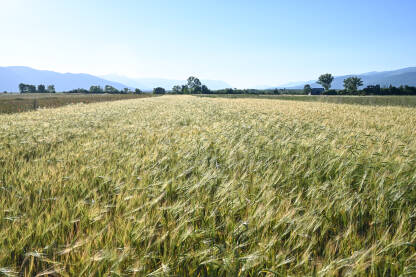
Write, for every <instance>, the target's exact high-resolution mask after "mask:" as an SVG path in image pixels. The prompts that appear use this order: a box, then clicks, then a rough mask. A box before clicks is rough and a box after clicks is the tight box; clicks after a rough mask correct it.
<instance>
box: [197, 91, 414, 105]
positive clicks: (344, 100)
mask: <svg viewBox="0 0 416 277" xmlns="http://www.w3.org/2000/svg"><path fill="white" fill-rule="evenodd" d="M200 96H201V97H214V98H218V97H220V98H232V99H234V98H258V99H276V100H290V101H305V102H324V103H337V104H357V105H369V106H403V107H416V96H404V95H386V96H375V95H372V96H352V95H336V96H332V95H331V96H329V95H258V94H257V95H256V94H207V95H203V96H202V95H200Z"/></svg>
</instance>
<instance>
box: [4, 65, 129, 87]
mask: <svg viewBox="0 0 416 277" xmlns="http://www.w3.org/2000/svg"><path fill="white" fill-rule="evenodd" d="M20 83H25V84H31V85H39V84H44V85H55V90H56V91H68V90H72V89H77V88H84V89H89V88H90V86H92V85H99V86H102V87H104V86H105V85H110V86H113V87H115V88H117V89H123V88H125V87H127V86H126V85H124V84H121V83H119V82H112V81H108V80H104V79H102V78H99V77H96V76H93V75H89V74H73V73H58V72H54V71H48V70H37V69H33V68H30V67H24V66H9V67H0V92H2V91H8V92H17V91H18V86H19V84H20Z"/></svg>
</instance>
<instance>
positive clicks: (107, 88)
mask: <svg viewBox="0 0 416 277" xmlns="http://www.w3.org/2000/svg"><path fill="white" fill-rule="evenodd" d="M104 92H105V93H119V91H118V89H116V88H115V87H113V86H110V85H106V86H105V87H104Z"/></svg>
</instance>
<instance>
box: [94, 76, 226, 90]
mask: <svg viewBox="0 0 416 277" xmlns="http://www.w3.org/2000/svg"><path fill="white" fill-rule="evenodd" d="M100 77H101V78H103V79H107V80H111V81H114V82H120V83H123V84H126V85H128V86H131V87H135V88H140V89H142V90H149V91H150V90H152V89H153V88H155V87H163V88H165V89H168V90H170V89H171V88H172V87H173V86H175V85H185V84H186V80H171V79H160V78H129V77H125V76H121V75H116V74H110V75H103V76H100ZM201 83H202V84H204V85H206V86H207V87H208V88H210V89H213V90H216V89H223V88H231V86H230V85H229V84H227V83H226V82H224V81H219V80H204V79H201Z"/></svg>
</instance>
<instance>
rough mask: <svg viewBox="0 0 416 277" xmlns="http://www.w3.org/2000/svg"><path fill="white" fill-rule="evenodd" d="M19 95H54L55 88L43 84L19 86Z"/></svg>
mask: <svg viewBox="0 0 416 277" xmlns="http://www.w3.org/2000/svg"><path fill="white" fill-rule="evenodd" d="M19 92H20V93H55V86H54V85H48V86H47V87H46V86H45V85H43V84H40V85H38V86H37V87H36V86H35V85H28V84H23V83H20V84H19Z"/></svg>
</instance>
